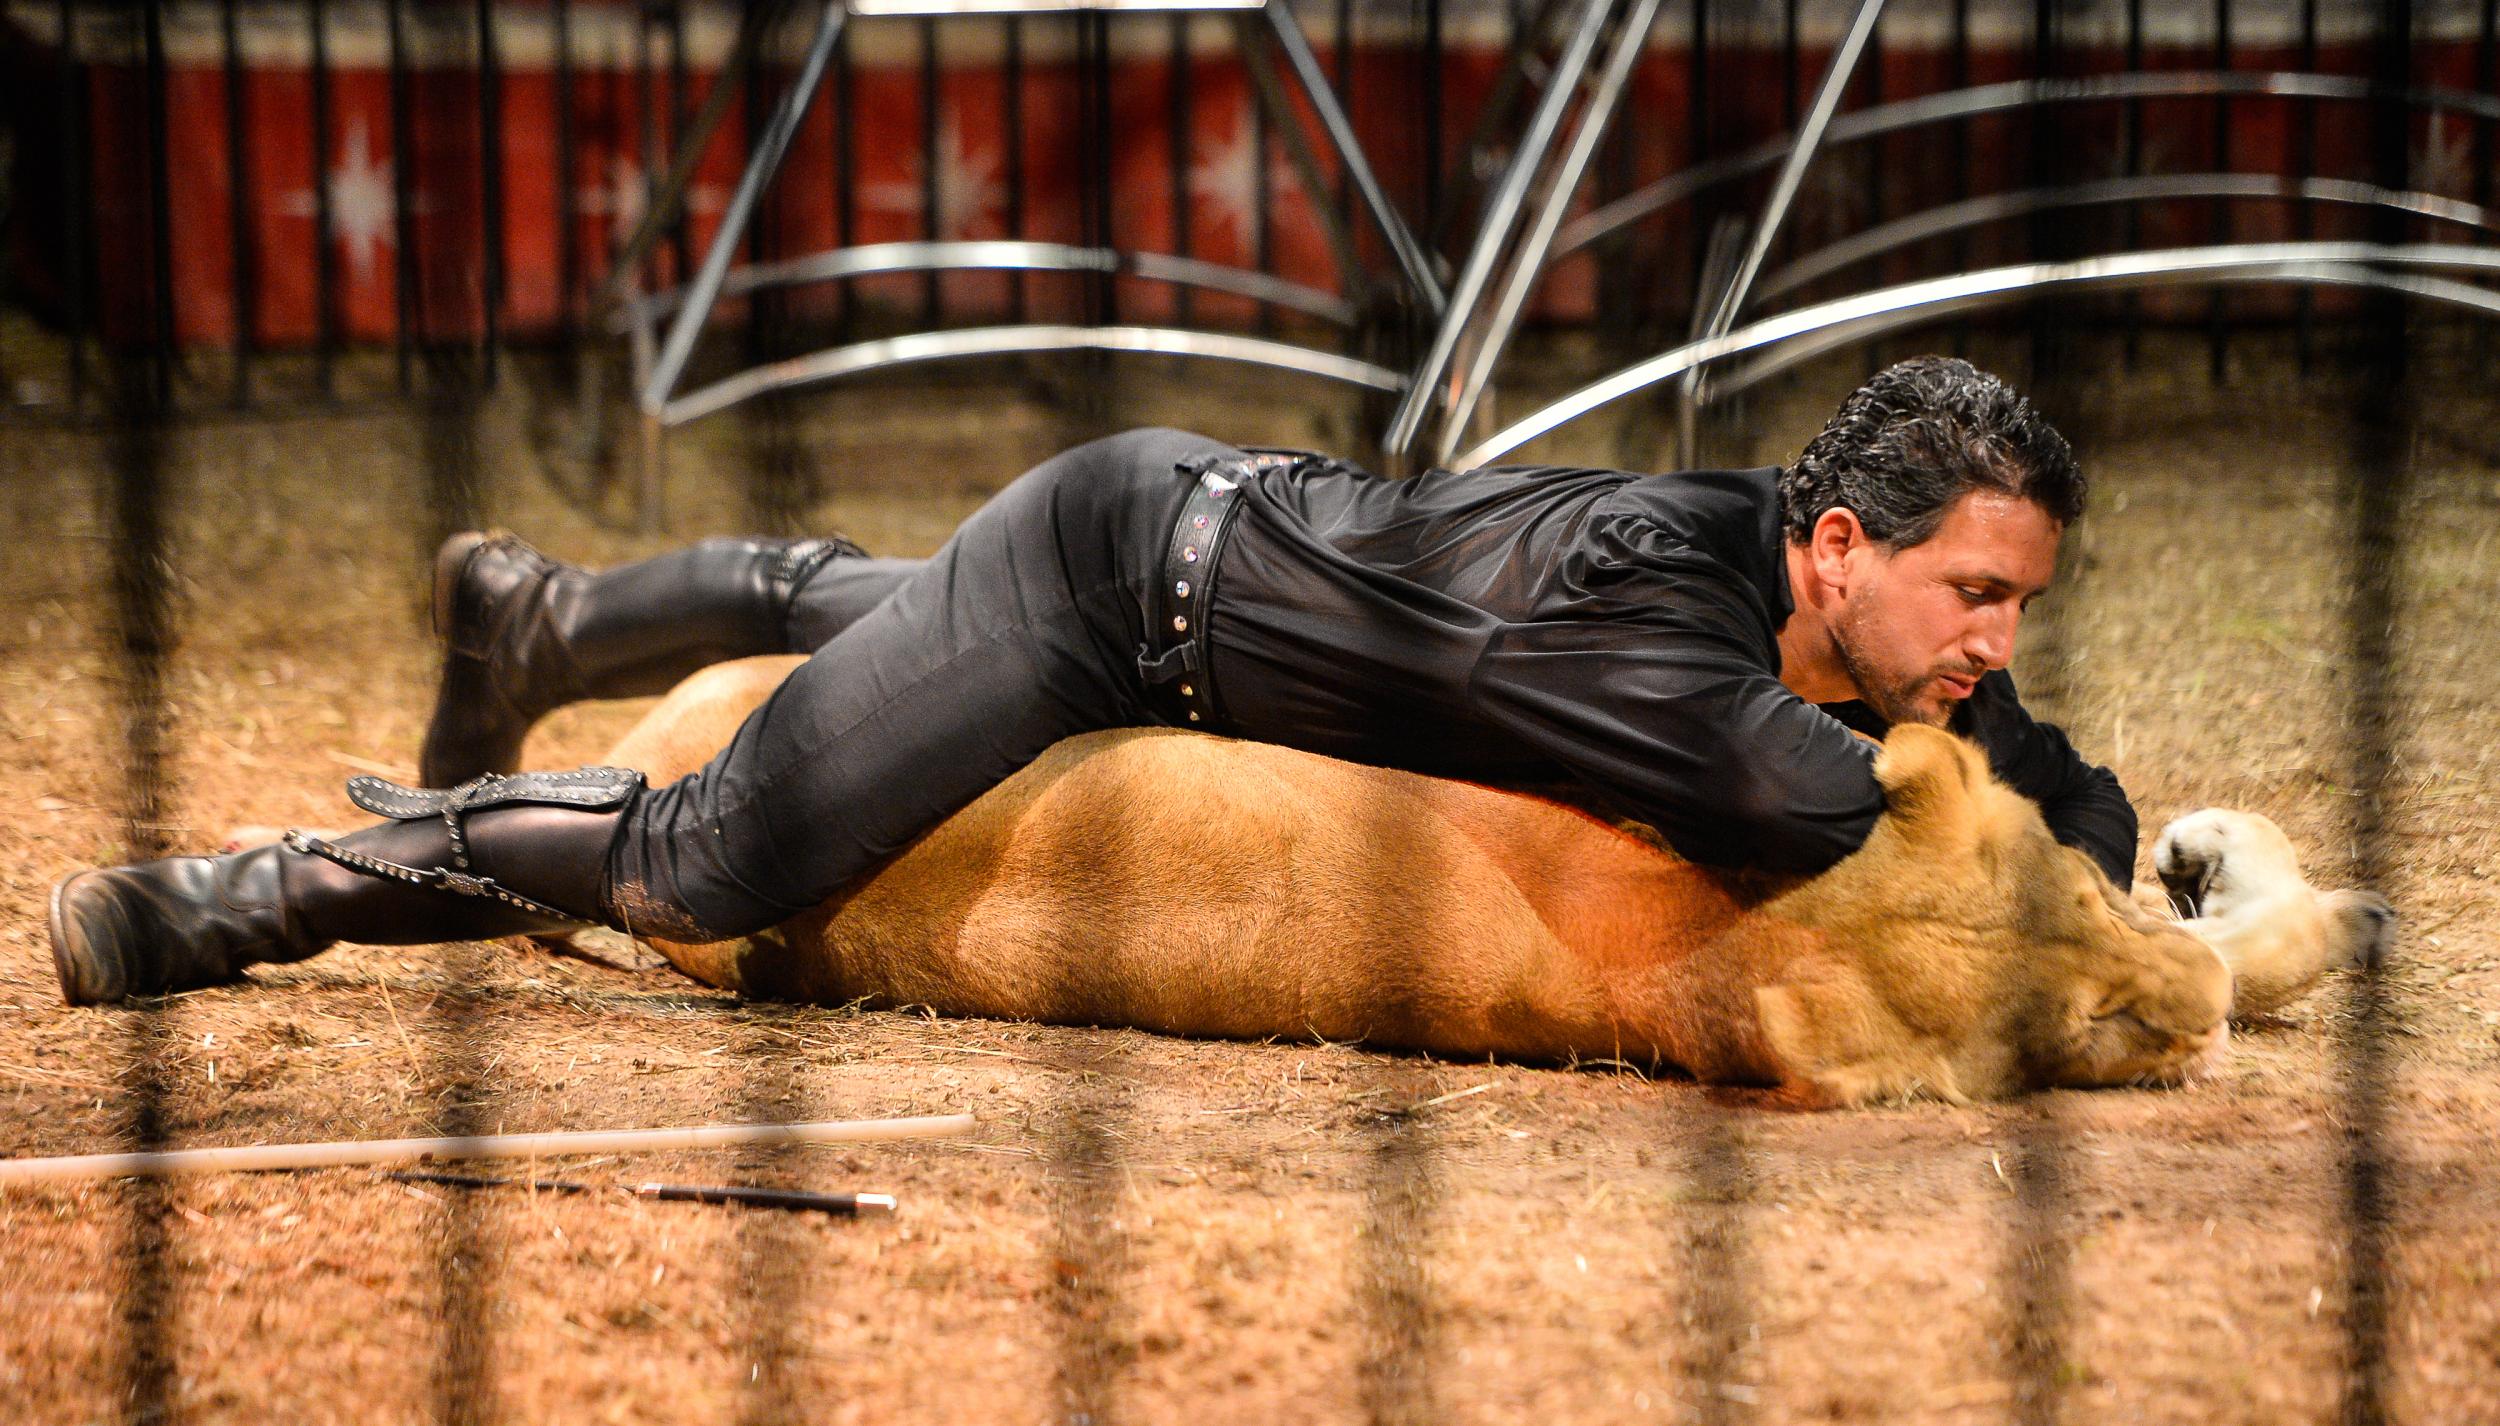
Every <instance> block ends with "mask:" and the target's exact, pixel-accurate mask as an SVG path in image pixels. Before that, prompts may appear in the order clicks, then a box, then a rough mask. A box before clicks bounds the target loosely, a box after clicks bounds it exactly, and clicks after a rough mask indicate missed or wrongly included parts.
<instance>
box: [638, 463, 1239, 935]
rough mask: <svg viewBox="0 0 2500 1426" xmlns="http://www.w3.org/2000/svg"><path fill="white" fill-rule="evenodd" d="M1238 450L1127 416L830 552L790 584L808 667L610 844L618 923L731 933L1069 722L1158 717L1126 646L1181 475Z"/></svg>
mask: <svg viewBox="0 0 2500 1426" xmlns="http://www.w3.org/2000/svg"><path fill="white" fill-rule="evenodd" d="M1234 454H1238V452H1235V451H1234V450H1233V448H1232V447H1229V446H1226V445H1224V444H1223V443H1222V442H1219V441H1214V440H1210V439H1208V438H1206V437H1204V436H1195V435H1190V434H1188V433H1186V432H1182V431H1169V430H1145V431H1131V432H1127V433H1125V434H1122V435H1118V436H1113V437H1110V438H1108V439H1105V440H1100V441H1095V442H1092V443H1090V444H1087V445H1083V446H1079V447H1077V448H1076V449H1074V450H1071V451H1067V452H1065V453H1063V454H1061V455H1058V456H1055V457H1053V458H1052V459H1050V460H1048V461H1045V462H1043V463H1042V464H1041V465H1039V466H1036V467H1035V468H1034V469H1032V470H1031V471H1028V472H1026V473H1025V474H1024V475H1023V476H1021V477H1019V478H1018V479H1017V480H1016V481H1015V482H1014V483H1013V484H1011V485H1009V486H1008V487H1007V488H1006V489H1005V490H1002V491H1000V492H999V493H998V495H997V497H996V498H995V499H993V500H991V501H990V502H989V503H988V504H987V505H984V506H983V507H982V508H981V509H980V510H979V511H978V512H977V513H975V514H974V515H973V516H972V518H971V519H969V520H967V521H965V522H964V524H963V527H962V528H961V529H959V530H957V531H956V532H955V534H954V537H953V538H951V539H949V540H948V541H947V542H946V545H945V547H944V548H943V549H941V550H939V551H938V552H937V554H936V555H935V556H933V557H931V558H930V559H928V560H925V561H915V560H835V561H833V562H832V563H831V564H829V565H827V566H825V567H824V569H822V570H820V571H819V572H818V573H817V574H816V575H815V576H814V577H812V578H811V579H810V580H809V581H808V583H807V585H806V586H804V587H803V588H802V589H801V591H800V592H799V595H798V598H797V601H796V605H795V607H794V610H793V616H792V621H791V622H792V625H793V634H792V638H793V641H794V642H798V641H809V642H813V641H816V640H818V639H821V640H822V642H821V646H819V647H816V648H815V649H814V652H813V654H812V656H811V657H810V658H809V659H808V661H807V662H806V663H805V664H802V665H800V666H799V667H798V668H797V669H795V670H793V671H792V672H791V674H790V677H789V679H788V680H787V681H786V682H784V683H783V684H782V685H781V687H780V688H779V689H778V690H777V691H775V692H774V694H773V696H772V697H771V699H770V700H768V701H767V702H766V703H765V704H764V705H763V706H762V707H761V708H758V709H757V710H756V711H755V712H754V713H753V714H752V715H751V716H749V717H748V719H747V720H746V722H745V724H744V725H743V726H741V727H740V728H739V729H738V732H737V735H736V736H735V737H734V738H732V739H731V740H730V743H729V746H728V747H727V748H725V749H723V750H722V751H721V753H720V754H719V755H718V756H717V757H715V758H713V759H712V761H711V762H710V763H708V764H706V765H705V766H704V767H703V768H702V769H701V770H699V771H697V772H694V773H690V774H688V775H687V776H686V777H684V778H681V779H680V780H678V781H677V782H675V783H672V784H670V785H668V786H666V787H660V788H654V789H652V790H651V791H649V792H647V793H645V794H644V795H643V796H642V797H641V798H640V799H639V800H638V801H637V802H636V803H635V805H634V807H633V808H632V810H631V811H630V812H629V813H628V815H627V816H626V818H625V820H624V827H623V829H622V831H621V832H620V833H619V835H618V837H617V840H616V844H615V847H614V849H613V850H612V851H611V852H610V853H609V859H608V882H609V904H610V906H611V908H612V909H613V910H615V911H616V912H617V914H618V915H619V916H620V917H621V918H623V919H624V920H625V921H626V922H627V924H628V925H629V927H630V928H631V929H634V930H637V931H648V932H651V933H653V934H658V935H667V936H679V937H685V938H689V939H712V938H724V937H729V936H738V935H745V934H748V933H750V932H754V931H758V930H762V929H763V928H765V927H767V926H771V925H774V924H776V923H778V922H780V921H783V920H786V919H788V918H789V917H791V916H793V915H795V914H797V913H798V912H800V911H804V910H807V909H809V908H811V907H813V906H816V905H818V904H820V903H821V902H823V901H824V900H825V899H826V898H827V897H828V896H830V895H831V894H832V893H833V892H834V891H835V890H836V889H838V888H839V887H840V886H841V885H842V884H843V883H844V882H847V881H849V880H850V879H852V878H853V877H855V876H857V875H859V874H860V873H861V872H864V871H866V870H867V869H868V868H869V867H871V866H873V865H875V864H876V863H877V862H878V861H879V860H881V859H883V858H885V857H887V856H890V855H892V854H893V853H895V852H897V851H900V850H901V849H902V848H903V847H905V846H906V845H908V844H909V843H910V842H911V841H912V839H913V838H915V837H917V836H919V835H920V834H921V833H923V832H925V831H927V830H928V829H929V828H931V827H933V826H935V825H937V824H938V823H939V822H941V821H943V820H945V818H946V817H947V816H948V815H950V814H952V813H953V812H955V811H957V810H958V809H960V808H962V807H963V806H965V805H966V804H968V803H970V802H971V801H972V800H973V799H975V798H977V797H979V796H980V795H981V794H982V793H984V792H986V791H988V790H989V789H991V788H993V787H995V786H997V785H998V784H999V783H1001V782H1003V781H1005V780H1006V779H1007V778H1008V777H1009V776H1011V775H1013V774H1014V773H1015V772H1016V770H1017V769H1019V768H1022V767H1023V766H1024V765H1025V764H1027V763H1029V762H1031V761H1032V760H1033V759H1034V758H1036V757H1039V756H1040V755H1041V754H1042V753H1043V752H1044V751H1046V750H1047V749H1048V748H1049V747H1050V746H1051V745H1052V744H1053V743H1056V742H1058V741H1059V740H1060V739H1062V738H1066V737H1070V736H1073V735H1075V734H1078V733H1084V732H1091V731H1094V730H1096V729H1101V728H1114V727H1126V726H1133V725H1138V724H1150V723H1157V722H1160V721H1162V720H1161V719H1160V718H1158V717H1157V715H1156V713H1155V711H1154V708H1153V706H1152V705H1151V704H1150V702H1149V698H1148V694H1147V690H1146V688H1145V685H1144V680H1143V678H1142V676H1141V675H1140V674H1139V672H1138V668H1137V656H1138V652H1139V650H1140V649H1141V647H1144V646H1145V645H1147V644H1148V643H1149V642H1150V636H1149V633H1148V624H1149V622H1150V615H1151V613H1152V611H1153V610H1154V608H1155V593H1156V589H1157V586H1158V585H1159V584H1160V583H1161V581H1162V577H1163V574H1162V563H1163V558H1164V552H1165V544H1166V541H1167V540H1168V539H1169V537H1170V535H1171V530H1172V523H1173V521H1174V520H1175V519H1176V518H1178V516H1179V513H1180V508H1181V505H1182V503H1183V502H1184V501H1185V500H1186V499H1187V498H1188V495H1189V492H1190V490H1191V488H1192V486H1193V484H1194V477H1193V476H1192V475H1190V474H1184V473H1183V472H1182V471H1180V470H1179V469H1178V468H1177V467H1178V465H1179V463H1180V462H1182V461H1185V460H1189V459H1192V458H1196V457H1205V456H1208V455H1234Z"/></svg>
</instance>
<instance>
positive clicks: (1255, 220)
mask: <svg viewBox="0 0 2500 1426" xmlns="http://www.w3.org/2000/svg"><path fill="white" fill-rule="evenodd" d="M1438 3H1439V0H1435V6H1436V13H1438V11H1437V6H1438ZM1275 142H1276V136H1275V135H1274V134H1273V133H1271V132H1269V120H1268V112H1267V106H1266V105H1265V104H1252V105H1251V106H1250V212H1251V215H1252V216H1251V229H1250V231H1251V253H1250V265H1251V266H1252V267H1255V268H1257V269H1258V270H1259V271H1261V272H1274V271H1275V270H1276V166H1275V165H1274V164H1272V163H1270V162H1269V161H1268V160H1269V158H1270V157H1271V156H1272V155H1273V153H1274V147H1273V146H1274V144H1275ZM1275 328H1276V309H1275V308H1274V307H1273V306H1271V305H1269V304H1268V303H1265V302H1261V303H1260V304H1258V330H1259V331H1261V332H1272V331H1274V330H1275Z"/></svg>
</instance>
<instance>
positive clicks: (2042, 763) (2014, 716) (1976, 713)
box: [1954, 670, 2137, 887]
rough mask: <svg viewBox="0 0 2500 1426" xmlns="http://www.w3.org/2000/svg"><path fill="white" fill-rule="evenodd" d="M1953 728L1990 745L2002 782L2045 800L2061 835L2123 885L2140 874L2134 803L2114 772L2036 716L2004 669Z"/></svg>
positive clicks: (2045, 812) (2052, 827)
mask: <svg viewBox="0 0 2500 1426" xmlns="http://www.w3.org/2000/svg"><path fill="white" fill-rule="evenodd" d="M1954 722H1955V725H1956V731H1958V732H1961V733H1963V734H1964V735H1965V736H1967V737H1969V738H1970V739H1971V740H1972V741H1974V742H1976V743H1978V744H1979V745H1980V746H1981V747H1983V748H1985V749H1987V752H1988V765H1989V767H1990V768H1991V769H1993V770H1994V771H1995V773H1996V775H1997V776H1998V777H1999V778H2000V779H2002V780H2003V781H2004V782H2005V785H2006V786H2008V787H2011V788H2013V789H2014V790H2015V791H2016V792H2019V793H2021V794H2022V795H2023V796H2025V797H2028V798H2030V799H2031V800H2032V801H2034V802H2037V803H2039V804H2040V815H2041V816H2043V817H2045V818H2047V819H2048V824H2049V831H2050V832H2051V833H2053V834H2054V835H2055V836H2056V837H2057V840H2059V841H2060V842H2063V843H2065V844H2066V845H2067V846H2070V847H2073V848H2076V849H2077V850H2079V851H2081V852H2082V853H2083V854H2084V855H2086V856H2088V857H2090V858H2092V860H2093V861H2094V862H2096V863H2098V864H2099V865H2100V868H2101V870H2102V871H2104V872H2106V873H2108V874H2109V879H2110V880H2111V881H2112V882H2113V883H2115V884H2116V885H2118V886H2120V887H2124V886H2126V885H2127V883H2128V881H2129V880H2130V879H2132V878H2133V877H2134V875H2135V842H2136V833H2137V827H2136V817H2135V805H2134V804H2133V803H2131V802H2129V801H2128V800H2127V791H2126V789H2125V788H2123V787H2121V786H2119V785H2118V776H2117V774H2115V773H2113V772H2111V771H2110V770H2109V769H2108V768H2105V767H2099V766H2095V765H2094V764H2092V763H2088V762H2086V761H2084V759H2083V755H2082V754H2080V753H2078V752H2076V751H2075V745H2074V744H2073V743H2072V742H2070V741H2068V740H2067V737H2066V733H2065V730H2063V729H2061V728H2059V727H2057V726H2056V725H2055V724H2052V723H2042V722H2039V721H2037V720H2036V719H2034V718H2033V717H2032V716H2031V713H2030V711H2029V710H2027V709H2025V708H2024V707H2023V705H2022V699H2021V698H2019V697H2017V696H2016V695H2015V692H2014V680H2013V678H2012V677H2011V676H2010V675H2008V674H2006V673H2004V672H2003V671H2002V670H2000V671H1998V672H1996V673H1992V674H1989V675H1988V676H1987V677H1985V678H1983V679H1981V680H1980V681H1979V687H1978V689H1977V690H1976V691H1974V692H1973V693H1972V694H1971V697H1970V702H1969V704H1968V709H1967V711H1966V712H1965V713H1964V715H1963V716H1962V717H1960V718H1956V719H1955V720H1954Z"/></svg>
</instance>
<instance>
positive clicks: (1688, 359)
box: [1453, 242, 2500, 470]
mask: <svg viewBox="0 0 2500 1426" xmlns="http://www.w3.org/2000/svg"><path fill="white" fill-rule="evenodd" d="M2385 267H2419V268H2449V269H2463V270H2468V271H2480V272H2490V273H2500V248H2476V247H2461V246H2457V245H2454V244H2437V243H2424V244H2411V245H2405V246H2387V245H2383V244H2377V243H2345V242H2297V243H2233V244H2226V245H2222V246H2216V247H2202V248H2165V249H2159V250H2155V251H2150V252H2136V253H2117V254H2112V255H2109V256H2105V257H2091V258H2082V259H2078V260H2076V261H2073V262H2058V263H2017V264H2014V265H2012V266H2008V267H1997V268H1990V269H1988V270H1986V271H1983V272H1973V273H1962V274H1957V275H1955V276H1951V277H1938V278H1929V279H1927V280H1925V281H1921V282H1908V283H1903V284H1901V285H1899V286H1897V287H1886V288H1881V289H1878V290H1876V291H1873V292H1866V293H1861V294H1859V295H1857V296H1855V297H1844V298H1841V299H1839V300H1837V301H1832V302H1825V303H1820V304H1818V305H1816V306H1812V307H1802V308H1799V309H1797V310H1796V311H1794V312H1783V313H1781V314H1779V315H1777V316H1774V317H1765V318H1763V319H1762V320H1760V321H1758V322H1754V323H1752V324H1750V325H1748V326H1744V327H1740V328H1738V329H1737V330H1735V331H1733V332H1729V333H1727V334H1726V335H1724V336H1720V337H1715V338H1707V339H1704V340H1700V341H1693V342H1686V343H1685V344H1683V345H1682V346H1678V347H1675V348H1672V349H1670V350H1668V351H1665V352H1662V353H1660V354H1659V355H1657V356H1654V357H1651V358H1649V359H1648V360H1647V361H1642V362H1637V363H1635V364H1633V365H1631V366H1628V367H1626V368H1624V369H1623V370H1621V371H1619V372H1616V373H1615V374H1613V375H1612V376H1608V377H1606V378H1604V379H1603V380H1600V381H1596V382H1592V383H1590V384H1589V385H1587V386H1584V387H1581V388H1580V389H1579V390H1577V391H1574V392H1572V393H1571V394H1569V395H1567V396H1565V397H1563V398H1562V399H1561V400H1558V401H1555V402H1553V403H1551V404H1549V405H1547V406H1545V407H1544V408H1543V409H1541V410H1539V411H1536V412H1535V413H1533V414H1531V415H1529V416H1527V417H1525V418H1523V419H1521V420H1519V421H1516V422H1514V423H1512V424H1511V425H1510V426H1508V427H1506V428H1504V429H1503V430H1502V431H1500V432H1499V433H1497V434H1495V435H1494V436H1492V437H1491V438H1490V439H1488V440H1486V441H1484V442H1482V443H1481V444H1479V445H1477V446H1476V447H1475V448H1474V449H1472V450H1470V451H1468V452H1467V453H1466V454H1464V455H1463V456H1461V457H1459V458H1458V460H1457V461H1455V462H1453V465H1454V468H1456V469H1461V470H1465V469H1468V468H1471V467H1474V466H1479V465H1482V464H1484V463H1485V462H1487V461H1490V460H1493V459H1495V458H1497V457H1499V456H1502V455H1506V454H1508V453H1509V452H1511V451H1513V450H1516V449H1518V448H1519V447H1520V446H1522V445H1525V444H1527V443H1528V442H1529V441H1532V440H1535V439H1536V438H1537V437H1539V436H1542V435H1544V434H1546V433H1547V432H1549V431H1552V430H1554V429H1555V428H1557V427H1559V426H1562V425H1565V424H1567V423H1569V422H1571V421H1575V420H1578V419H1579V418H1580V417H1582V416H1585V415H1587V414H1589V413H1590V412H1592V411H1595V410H1597V409H1599V408H1600V407H1603V406H1607V405H1610V404H1612V403H1614V402H1616V401H1619V400H1621V399H1622V398H1624V397H1626V396H1629V395H1631V394H1632V393H1633V392H1636V391H1641V390H1644V389H1646V388H1648V387H1651V386H1655V385H1657V384H1658V383H1659V382H1662V381H1668V380H1672V379H1673V378H1675V377H1678V376H1681V375H1683V374H1684V373H1685V372H1687V371H1690V370H1692V369H1694V368H1696V367H1699V366H1702V365H1703V364H1705V363H1708V362H1712V361H1717V360H1719V359H1721V358H1723V357H1729V356H1735V355H1738V354H1739V353H1743V352H1749V351H1757V350H1762V349H1766V348H1771V347H1776V346H1780V345H1782V344H1784V343H1788V342H1793V341H1798V340H1808V339H1815V338H1817V337H1819V336H1820V335H1821V334H1824V333H1827V332H1834V331H1837V330H1839V329H1843V328H1846V329H1849V330H1848V336H1847V337H1846V338H1838V337H1835V338H1831V339H1829V340H1827V341H1826V342H1825V345H1824V346H1823V348H1822V349H1823V350H1831V349H1833V348H1834V347H1837V346H1842V345H1846V344H1847V342H1848V341H1849V340H1856V339H1859V338H1863V337H1867V336H1871V335H1874V334H1876V333H1879V332H1883V331H1890V330H1894V329H1897V328H1900V327H1908V326H1915V325H1918V324H1920V323H1922V322H1926V321H1930V320H1933V319H1935V318H1937V317H1942V316H1948V315H1951V314H1953V313H1955V312H1962V311H1968V310H1971V309H1974V308H1978V307H1985V306H1990V305H1994V304H1995V303H1999V302H2005V301H2013V300H2019V299H2021V298H2024V297H2028V296H2030V295H2031V294H2033V293H2035V292H2042V291H2046V290H2048V289H2051V288H2057V287H2107V288H2129V287H2156V286H2169V285H2194V284H2199V283H2205V282H2215V281H2235V282H2296V283H2313V284H2314V283H2322V284H2331V285H2339V286H2358V287H2376V288H2387V289H2394V290H2399V291H2404V292H2409V293H2413V294H2415V295H2417V296H2421V297H2425V298H2429V299H2431V300H2434V301H2440V302H2446V303H2450V304H2453V305H2457V306H2462V307H2467V308H2470V309H2472V310H2475V311H2480V312H2485V313H2487V314H2490V315H2494V316H2500V293H2493V292H2490V291H2488V290H2486V289H2483V288H2479V287H2474V286H2472V285H2470V284H2466V283H2459V282H2451V281H2442V280H2439V279H2433V278H2425V277H2420V276H2418V275H2404V274H2396V273H2389V272H2384V271H2381V270H2380V269H2381V268H2385Z"/></svg>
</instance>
